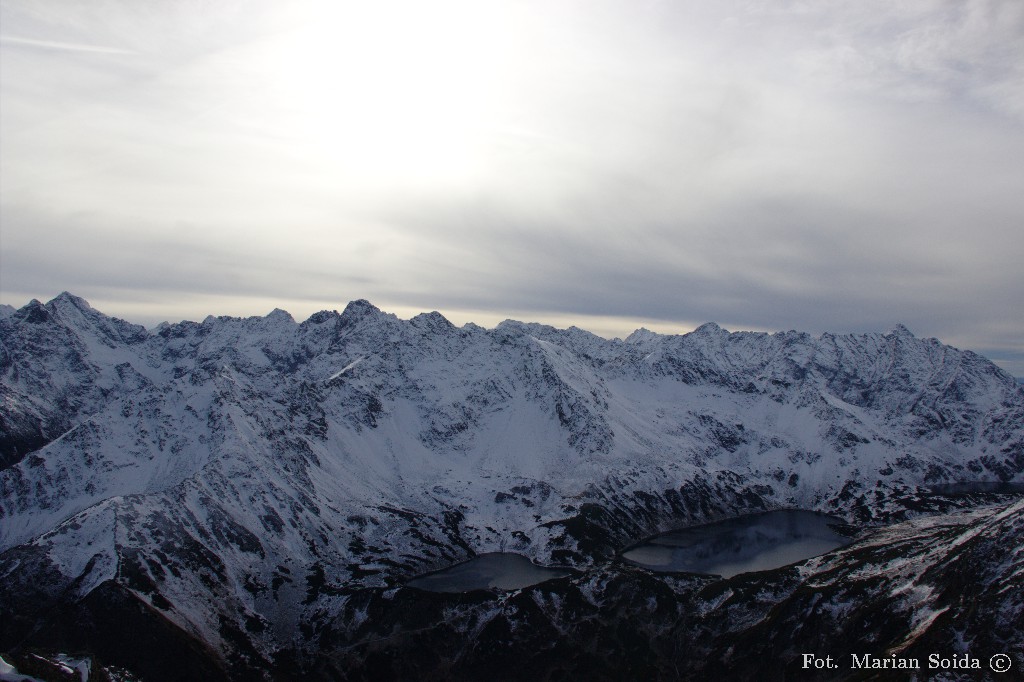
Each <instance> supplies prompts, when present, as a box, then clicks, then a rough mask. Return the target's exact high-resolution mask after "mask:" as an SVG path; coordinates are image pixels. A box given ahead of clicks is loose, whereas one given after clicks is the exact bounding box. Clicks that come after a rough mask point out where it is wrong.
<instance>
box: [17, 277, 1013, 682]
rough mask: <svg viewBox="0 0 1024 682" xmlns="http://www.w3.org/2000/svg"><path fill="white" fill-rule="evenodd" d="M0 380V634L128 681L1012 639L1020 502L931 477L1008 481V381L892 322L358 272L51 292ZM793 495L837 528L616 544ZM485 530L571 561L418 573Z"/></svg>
mask: <svg viewBox="0 0 1024 682" xmlns="http://www.w3.org/2000/svg"><path fill="white" fill-rule="evenodd" d="M0 378H2V381H0V552H2V553H0V616H2V617H0V653H3V652H9V654H7V655H13V656H15V657H17V656H18V655H24V652H26V651H39V652H43V651H49V652H59V651H74V652H78V654H83V653H84V654H87V655H88V656H90V657H93V659H95V660H96V661H99V662H102V663H104V664H109V665H110V666H116V669H118V670H124V671H128V673H126V674H131V675H135V676H137V677H138V679H144V680H172V679H234V680H249V679H268V680H269V679H282V680H284V679H303V680H306V679H324V680H328V679H340V678H350V679H453V678H454V679H480V678H481V677H484V676H490V677H494V678H496V679H630V678H641V677H644V678H651V679H692V678H699V677H701V676H706V675H710V674H718V673H721V674H728V675H730V676H732V677H733V678H735V679H803V678H805V679H844V678H845V677H846V676H851V677H852V676H856V675H861V676H862V677H863V675H864V674H865V673H864V671H863V670H860V669H852V668H851V665H854V664H855V663H854V662H855V661H860V662H864V661H867V660H874V657H882V656H890V657H891V656H892V655H895V653H898V654H899V657H900V660H903V659H908V660H910V659H917V660H920V661H921V662H922V665H924V666H927V665H928V661H929V655H930V654H932V653H936V654H939V655H940V656H944V657H945V658H941V659H940V660H950V661H956V660H961V659H955V658H954V656H955V655H957V654H960V655H961V656H964V655H966V656H968V657H971V656H974V657H981V654H985V655H984V656H983V657H981V658H980V659H979V660H981V661H982V663H983V664H984V665H986V666H987V665H988V661H989V657H990V656H992V655H995V654H997V653H1007V654H1008V655H1010V656H1011V658H1012V657H1016V658H1012V660H1013V662H1014V663H1016V664H1017V665H1018V666H1021V665H1024V659H1022V658H1021V655H1022V654H1021V651H1022V646H1024V636H1022V635H1021V634H1020V633H1021V631H1022V630H1021V628H1020V627H1019V624H1020V623H1021V622H1024V601H1022V598H1021V596H1020V595H1022V594H1024V589H1022V588H1024V585H1022V573H1024V554H1022V550H1021V547H1024V509H1022V507H1021V504H1022V503H1020V502H1014V501H1013V498H1010V497H1007V496H1004V495H1001V494H998V493H995V492H978V493H971V494H960V495H956V496H951V495H948V494H944V493H940V492H936V491H935V490H936V489H935V488H934V486H937V485H938V484H943V483H952V482H963V481H989V482H997V481H1002V482H1020V481H1022V480H1024V387H1022V386H1021V385H1019V384H1018V383H1017V382H1016V381H1015V380H1014V379H1013V378H1012V377H1010V376H1009V375H1007V374H1006V373H1005V372H1003V371H1001V370H1000V369H999V368H997V367H996V366H995V365H993V364H992V363H991V362H989V361H988V360H986V359H985V358H983V357H981V356H979V355H977V354H975V353H972V352H969V351H960V350H957V349H955V348H952V347H950V346H946V345H943V344H942V343H940V342H939V341H937V340H935V339H920V338H917V337H915V336H914V335H913V334H912V333H911V332H910V331H908V330H907V329H905V328H903V327H897V328H896V329H894V330H891V331H889V332H887V333H868V334H857V335H834V334H823V335H821V336H812V335H810V334H806V333H801V332H795V331H791V332H782V333H777V334H765V333H752V332H734V333H730V332H727V331H725V330H723V329H721V328H720V327H718V326H717V325H715V324H705V325H703V326H701V327H700V328H698V329H697V330H695V331H693V332H692V333H689V334H684V335H660V334H655V333H652V332H649V331H647V330H638V331H637V332H635V333H633V334H631V335H630V336H629V337H628V338H626V339H625V340H619V339H614V340H607V339H603V338H600V337H598V336H595V335H593V334H590V333H588V332H586V331H583V330H580V329H577V328H574V327H573V328H569V329H565V330H560V329H555V328H552V327H548V326H544V325H540V324H529V323H522V322H515V321H506V322H504V323H502V324H500V325H498V326H497V327H496V328H494V329H484V328H482V327H478V326H475V325H472V324H469V325H466V326H463V327H461V328H459V327H455V326H454V325H452V324H451V323H450V322H449V321H448V320H446V319H445V318H444V317H443V316H442V315H440V314H438V313H428V314H422V315H418V316H416V317H414V318H412V319H411V320H401V319H398V318H397V317H395V316H394V315H391V314H387V313H385V312H382V311H381V310H379V309H377V308H376V307H374V306H373V305H371V304H370V303H369V302H367V301H363V300H359V301H353V302H352V303H349V304H348V305H347V306H346V307H345V309H344V311H343V312H341V313H340V314H339V313H338V312H336V311H325V312H320V313H317V314H315V315H313V316H312V317H310V318H309V319H308V320H306V321H304V322H301V323H298V322H296V321H295V320H294V319H293V318H292V317H291V316H290V315H289V314H288V313H286V312H284V311H280V310H275V311H274V312H272V313H270V314H269V315H267V316H266V317H253V318H231V317H212V316H211V317H207V318H206V319H205V320H203V321H202V322H180V323H178V324H167V323H164V324H161V325H159V326H158V327H156V328H154V329H151V330H147V329H145V328H143V327H140V326H136V325H133V324H130V323H128V322H125V321H123V320H119V319H116V318H111V317H108V316H106V315H104V314H103V313H101V312H99V311H97V310H95V309H93V308H92V307H90V306H89V304H88V303H86V302H85V301H84V300H82V299H81V298H78V297H76V296H73V295H71V294H68V293H64V294H61V295H60V296H58V297H56V298H54V299H53V300H51V301H49V302H48V303H45V304H43V303H40V302H39V301H32V302H30V303H29V304H28V305H26V306H24V307H22V308H20V309H18V310H12V309H5V310H4V311H3V315H2V316H0ZM785 508H799V509H808V510H815V511H823V512H828V513H830V514H834V515H836V516H839V517H841V518H842V519H844V520H845V522H846V523H847V524H849V525H850V526H851V527H852V528H853V530H852V531H851V533H853V534H855V536H856V537H855V541H854V542H853V544H851V545H849V546H848V547H845V548H843V549H840V550H836V551H834V552H830V553H828V554H826V555H823V556H821V557H818V558H815V559H811V560H808V561H805V562H801V563H798V564H796V565H793V566H788V567H784V568H780V569H777V570H773V571H766V572H761V573H748V574H741V575H738V576H735V577H733V578H730V579H728V580H720V579H717V578H714V577H710V576H699V575H684V574H671V575H669V574H657V573H652V572H650V571H647V570H645V569H642V568H639V567H636V566H632V565H630V564H628V563H626V562H623V561H622V560H621V559H619V558H618V553H619V552H620V551H621V550H623V549H624V548H626V547H628V546H630V545H631V544H634V543H636V542H638V541H639V540H642V539H643V538H646V537H649V536H651V535H654V534H656V533H659V532H661V531H665V530H669V529H673V528H680V527H684V526H688V525H693V524H699V523H706V522H709V521H715V520H719V519H724V518H730V517H735V516H738V515H741V514H744V513H749V512H758V511H765V510H772V509H785ZM489 552H516V553H520V554H523V555H525V556H527V557H529V558H530V559H532V560H533V561H534V562H536V563H538V564H544V565H557V566H561V567H566V568H569V569H572V575H569V576H565V577H561V578H557V579H555V580H552V581H549V582H545V583H542V584H540V585H535V586H533V587H528V588H523V589H520V590H513V591H510V592H509V591H493V590H492V591H476V592H469V593H466V594H435V593H428V592H423V591H421V590H416V589H414V588H410V587H405V583H406V582H407V581H408V580H410V579H411V578H413V577H415V576H418V575H420V574H423V573H426V572H428V571H431V570H435V569H439V568H443V567H446V566H450V565H453V564H456V563H458V562H460V561H463V560H466V559H468V558H471V557H474V556H477V555H479V554H484V553H489ZM994 623H995V624H1000V623H1001V624H1002V625H1001V626H1000V627H998V628H997V627H995V626H994V625H993V624H994ZM804 653H811V654H813V655H814V657H815V658H814V659H813V660H815V661H816V660H818V657H820V658H822V659H824V658H825V657H826V656H832V657H833V658H834V659H835V660H837V661H840V663H841V665H840V667H839V668H837V669H829V668H825V669H817V668H814V666H813V665H812V666H811V668H804V667H802V663H803V661H804V659H803V658H802V655H803V654H804ZM858 656H860V658H857V657H858ZM962 660H968V659H962ZM971 660H973V659H971ZM766 661H768V663H766ZM97 665H99V664H97ZM766 665H767V666H768V667H767V668H766V667H765V666H766ZM110 669H111V670H113V669H115V668H110ZM943 674H945V675H946V676H947V678H949V679H958V677H957V676H958V675H961V674H962V675H965V676H966V677H965V678H964V679H975V678H971V677H969V675H971V674H974V673H972V672H970V671H963V672H961V671H958V670H956V669H950V670H945V671H944V672H943ZM799 676H805V677H799Z"/></svg>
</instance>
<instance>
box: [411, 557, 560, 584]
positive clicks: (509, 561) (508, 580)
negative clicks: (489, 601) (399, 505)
mask: <svg viewBox="0 0 1024 682" xmlns="http://www.w3.org/2000/svg"><path fill="white" fill-rule="evenodd" d="M569 574H570V572H569V571H567V570H565V569H561V568H549V567H547V566H538V565H537V564H535V563H533V562H532V561H530V560H529V559H527V558H526V557H525V556H523V555H522V554H514V553H512V552H495V553H492V554H481V555H480V556H478V557H476V558H474V559H470V560H469V561H465V562H463V563H461V564H456V565H455V566H451V567H449V568H446V569H444V570H441V571H436V572H434V573H428V574H427V575H422V576H420V577H418V578H413V579H412V580H410V581H409V582H408V583H407V584H408V585H409V586H410V587H416V588H419V589H421V590H429V591H431V592H469V591H471V590H487V589H499V590H518V589H520V588H523V587H529V586H530V585H536V584H537V583H542V582H544V581H545V580H551V579H552V578H561V577H563V576H566V575H569Z"/></svg>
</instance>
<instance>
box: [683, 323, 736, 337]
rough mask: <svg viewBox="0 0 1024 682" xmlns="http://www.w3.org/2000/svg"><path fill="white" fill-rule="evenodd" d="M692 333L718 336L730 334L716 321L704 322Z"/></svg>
mask: <svg viewBox="0 0 1024 682" xmlns="http://www.w3.org/2000/svg"><path fill="white" fill-rule="evenodd" d="M690 333H691V334H695V335H697V336H717V337H721V336H728V335H729V332H728V331H726V330H725V329H722V328H721V327H719V326H718V324H716V323H715V322H705V323H704V324H702V325H701V326H699V327H697V328H696V329H694V330H693V331H692V332H690Z"/></svg>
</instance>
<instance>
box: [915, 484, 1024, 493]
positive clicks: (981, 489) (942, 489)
mask: <svg viewBox="0 0 1024 682" xmlns="http://www.w3.org/2000/svg"><path fill="white" fill-rule="evenodd" d="M930 490H931V491H932V492H933V493H938V494H939V495H970V494H972V493H997V494H1000V495H1024V482H1018V483H1013V482H1009V481H995V482H982V481H973V482H970V481H969V482H964V483H943V484H941V485H933V486H931V488H930Z"/></svg>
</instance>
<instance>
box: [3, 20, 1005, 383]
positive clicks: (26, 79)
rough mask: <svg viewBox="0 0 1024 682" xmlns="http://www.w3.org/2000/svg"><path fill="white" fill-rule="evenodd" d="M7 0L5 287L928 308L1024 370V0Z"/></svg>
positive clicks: (251, 309)
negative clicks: (294, 0) (839, 0)
mask: <svg viewBox="0 0 1024 682" xmlns="http://www.w3.org/2000/svg"><path fill="white" fill-rule="evenodd" d="M0 19H2V26H3V36H2V37H0V50H2V55H0V56H2V60H0V64H2V68H0V89H2V98H0V102H2V104H0V134H2V137H3V140H4V144H3V145H2V147H0V177H2V178H3V186H2V187H0V248H2V252H0V260H2V263H0V265H2V267H0V297H2V299H3V302H4V303H11V304H15V305H20V304H22V303H24V302H25V300H26V299H27V298H28V297H31V296H37V297H48V296H51V295H53V294H55V293H57V292H59V291H60V290H62V289H69V290H72V291H74V292H75V293H78V294H80V295H83V296H85V297H87V298H90V299H95V301H96V302H101V303H102V304H105V307H107V308H108V309H109V312H111V313H115V314H121V315H122V316H126V317H127V316H128V311H130V312H131V313H132V315H134V316H135V317H136V318H138V319H145V321H147V322H152V321H155V320H154V316H168V317H176V316H177V317H202V316H205V315H206V314H207V313H216V314H233V313H239V314H242V313H244V314H254V313H257V312H261V311H264V310H263V309H265V310H270V309H271V308H273V307H274V306H281V307H285V308H289V309H290V310H292V312H293V313H295V314H296V316H298V317H301V316H302V315H303V314H308V312H312V311H313V310H315V309H318V308H321V307H336V306H340V305H343V303H344V301H346V300H348V299H352V298H358V297H366V298H370V299H371V300H373V301H374V302H375V303H377V304H378V305H381V306H382V307H385V308H388V309H392V310H395V311H397V312H403V311H405V312H410V313H411V312H414V311H416V310H419V309H440V310H442V311H444V312H446V313H448V314H450V315H451V316H452V317H453V318H455V319H461V320H463V321H465V320H468V319H476V321H480V322H483V323H487V322H488V321H494V320H495V319H500V318H501V317H504V316H506V315H513V314H514V315H517V316H521V317H526V318H530V319H543V320H548V321H553V322H559V323H563V322H564V323H572V322H573V321H574V320H579V321H577V322H576V324H578V325H579V326H587V323H588V322H589V323H591V324H592V326H594V328H600V329H599V330H600V331H603V332H605V333H612V332H614V333H619V334H625V333H628V331H629V327H630V326H631V325H634V324H638V323H643V324H648V325H649V326H657V325H659V324H660V325H665V326H664V327H663V328H671V325H672V324H676V325H678V327H679V328H681V329H685V328H687V327H688V326H692V325H693V324H697V323H699V322H702V321H704V320H709V319H714V320H717V321H719V322H720V323H722V324H725V325H726V326H731V327H733V328H757V329H788V328H800V329H808V330H812V331H822V330H826V329H829V330H836V331H844V330H872V329H884V328H887V327H889V326H891V325H893V324H894V323H896V322H898V321H902V322H904V323H906V324H907V325H908V326H910V328H911V329H912V330H914V331H915V332H917V333H919V334H923V335H935V336H938V337H940V338H942V339H943V340H947V341H950V342H954V343H958V344H960V345H962V346H965V347H971V348H977V349H984V350H986V351H987V352H989V353H990V354H991V355H992V356H993V357H995V358H997V359H999V360H1000V361H1001V362H1002V363H1003V364H1004V366H1006V367H1008V368H1010V369H1011V370H1012V371H1014V372H1016V373H1017V374H1024V363H1022V362H1021V360H1020V358H1021V357H1022V354H1024V342H1022V341H1021V340H1022V339H1024V320H1021V319H1020V315H1019V307H1020V306H1019V301H1020V300H1024V275H1022V274H1021V268H1020V267H1019V265H1020V263H1021V262H1022V260H1024V232H1022V231H1021V229H1020V227H1021V225H1022V224H1024V198H1022V195H1021V192H1020V187H1024V166H1022V164H1021V163H1020V159H1021V158H1024V62H1022V61H1021V59H1020V55H1021V54H1024V4H1021V3H1019V2H1016V0H976V1H970V2H962V1H960V0H948V1H947V0H919V1H917V2H900V3H892V2H883V1H881V0H877V1H876V0H865V1H864V2H857V3H835V2H827V1H824V0H822V1H811V0H808V1H803V2H798V1H792V2H779V1H778V0H771V1H767V0H765V1H753V0H732V1H727V2H721V3H707V2H649V3H643V4H641V3H628V2H624V1H622V0H600V1H598V2H582V0H576V1H570V0H556V1H554V2H551V1H548V2H539V1H537V2H501V1H488V0H482V1H479V2H468V1H463V0H440V1H439V2H435V3H429V4H427V3H415V2H410V1H406V0H386V1H382V2H379V3H355V2H318V1H316V0H308V1H306V2H297V3H283V4H282V3H276V2H270V1H269V0H267V1H266V2H246V3H242V2H233V1H227V0H224V1H220V2H214V3H210V2H199V1H198V0H196V1H195V2H176V3H155V4H154V3H134V2H128V1H126V0H125V1H116V0H106V1H98V2H90V3H77V2H70V1H67V2H64V1H61V0H48V1H47V0H35V1H33V2H27V1H26V2H18V1H10V2H5V4H4V5H3V6H2V7H0ZM332 302H333V303H332ZM214 304H217V305H218V306H222V307H217V308H211V307H209V306H212V305H214ZM147 306H148V308H147ZM147 309H148V310H152V311H154V312H153V313H152V315H146V314H145V313H143V312H142V311H143V310H147ZM264 312H265V311H264Z"/></svg>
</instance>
